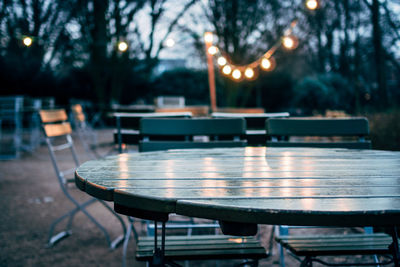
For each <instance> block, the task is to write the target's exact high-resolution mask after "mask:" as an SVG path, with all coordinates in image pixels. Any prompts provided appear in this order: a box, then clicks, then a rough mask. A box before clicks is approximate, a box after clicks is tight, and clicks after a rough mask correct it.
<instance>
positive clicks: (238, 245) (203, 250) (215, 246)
mask: <svg viewBox="0 0 400 267" xmlns="http://www.w3.org/2000/svg"><path fill="white" fill-rule="evenodd" d="M153 245H154V240H153V237H144V238H143V237H140V238H139V242H138V245H137V249H136V258H137V259H138V260H141V261H147V260H151V258H152V256H153V249H154V247H153ZM165 257H166V258H168V259H175V260H180V259H186V260H190V259H192V260H193V259H227V258H230V259H246V258H253V259H255V258H257V259H260V258H265V257H267V253H266V251H265V248H264V247H262V246H261V245H260V243H259V242H258V240H256V239H255V238H253V237H243V238H242V237H231V236H223V235H220V236H218V235H199V236H167V237H166V247H165Z"/></svg>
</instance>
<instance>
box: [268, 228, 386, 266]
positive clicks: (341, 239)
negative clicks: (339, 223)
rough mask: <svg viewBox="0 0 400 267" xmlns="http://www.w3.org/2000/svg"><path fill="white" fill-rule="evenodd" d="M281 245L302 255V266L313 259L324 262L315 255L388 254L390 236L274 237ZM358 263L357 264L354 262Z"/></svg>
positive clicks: (378, 234)
mask: <svg viewBox="0 0 400 267" xmlns="http://www.w3.org/2000/svg"><path fill="white" fill-rule="evenodd" d="M275 239H276V240H277V241H278V242H279V243H280V244H281V246H282V247H284V248H286V249H288V250H289V251H290V252H292V253H293V254H294V255H296V256H304V257H305V258H304V260H303V261H302V266H311V265H308V264H310V263H311V262H313V261H318V262H320V263H322V262H323V263H324V264H325V262H324V261H322V260H320V259H317V258H316V257H317V256H338V255H390V254H391V251H390V249H389V246H390V244H391V243H392V237H391V236H389V235H387V234H384V233H371V234H367V233H360V234H340V235H339V234H334V235H301V236H296V235H289V236H282V235H281V236H277V237H276V238H275ZM354 265H358V264H354Z"/></svg>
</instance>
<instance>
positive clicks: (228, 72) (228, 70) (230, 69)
mask: <svg viewBox="0 0 400 267" xmlns="http://www.w3.org/2000/svg"><path fill="white" fill-rule="evenodd" d="M231 71H232V68H231V66H229V65H225V66H224V67H223V68H222V72H223V73H224V74H225V75H229V74H230V73H231Z"/></svg>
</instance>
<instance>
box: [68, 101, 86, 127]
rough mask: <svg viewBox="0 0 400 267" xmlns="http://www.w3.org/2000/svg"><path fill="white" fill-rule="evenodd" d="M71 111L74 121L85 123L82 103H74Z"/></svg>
mask: <svg viewBox="0 0 400 267" xmlns="http://www.w3.org/2000/svg"><path fill="white" fill-rule="evenodd" d="M71 111H72V115H73V116H74V121H75V122H76V123H78V122H79V123H85V121H86V117H85V114H84V113H83V109H82V105H81V104H75V105H72V106H71Z"/></svg>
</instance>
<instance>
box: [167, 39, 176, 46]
mask: <svg viewBox="0 0 400 267" xmlns="http://www.w3.org/2000/svg"><path fill="white" fill-rule="evenodd" d="M165 45H166V46H167V47H173V46H174V45H175V41H174V39H172V38H168V39H167V40H166V41H165Z"/></svg>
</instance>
